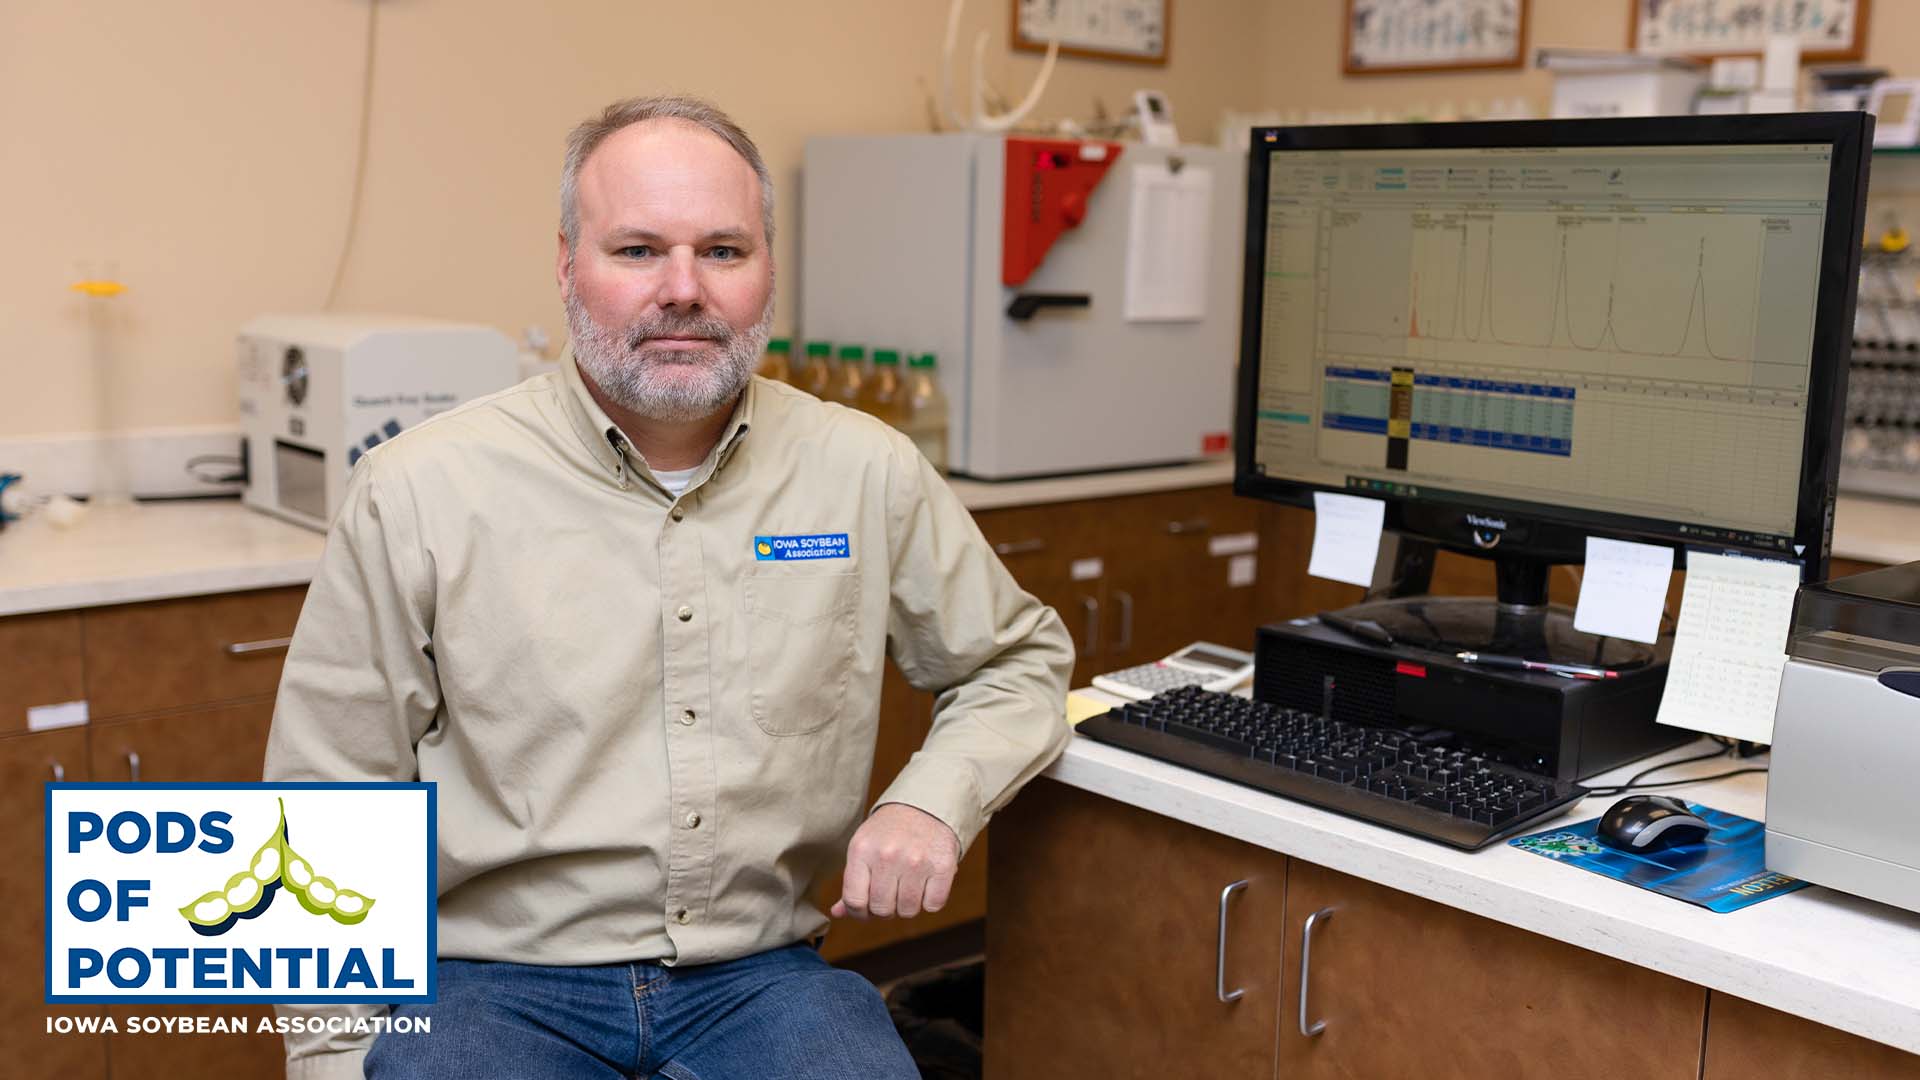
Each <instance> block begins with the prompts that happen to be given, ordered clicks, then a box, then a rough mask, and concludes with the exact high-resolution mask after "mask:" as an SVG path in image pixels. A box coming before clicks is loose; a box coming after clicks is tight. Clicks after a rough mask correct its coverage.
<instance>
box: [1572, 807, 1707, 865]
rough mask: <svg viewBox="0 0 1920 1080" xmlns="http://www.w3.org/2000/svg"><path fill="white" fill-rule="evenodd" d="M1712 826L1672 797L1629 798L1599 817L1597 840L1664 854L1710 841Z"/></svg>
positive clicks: (1620, 846)
mask: <svg viewBox="0 0 1920 1080" xmlns="http://www.w3.org/2000/svg"><path fill="white" fill-rule="evenodd" d="M1709 831H1710V826H1708V825H1707V823H1706V822H1705V821H1703V820H1701V818H1700V817H1699V816H1698V815H1696V814H1695V813H1694V812H1693V810H1692V809H1691V808H1689V807H1688V806H1687V804H1686V802H1685V801H1683V800H1681V799H1678V798H1675V797H1674V796H1672V795H1629V796H1627V797H1626V798H1624V799H1621V800H1620V801H1619V802H1617V803H1614V804H1613V806H1612V807H1610V808H1609V809H1608V810H1607V812H1606V813H1605V814H1602V815H1601V816H1600V828H1599V831H1598V834H1597V835H1598V838H1599V840H1600V842H1601V843H1603V844H1609V845H1611V846H1613V847H1616V848H1619V849H1620V850H1622V851H1631V852H1634V853H1636V854H1638V853H1641V852H1648V851H1664V850H1666V849H1667V848H1670V847H1679V846H1680V845H1682V844H1697V843H1699V842H1700V841H1702V840H1705V839H1706V838H1707V833H1708V832H1709Z"/></svg>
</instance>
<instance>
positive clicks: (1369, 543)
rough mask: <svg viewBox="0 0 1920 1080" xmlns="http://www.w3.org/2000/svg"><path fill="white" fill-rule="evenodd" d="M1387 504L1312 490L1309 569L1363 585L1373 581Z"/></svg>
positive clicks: (1336, 579)
mask: <svg viewBox="0 0 1920 1080" xmlns="http://www.w3.org/2000/svg"><path fill="white" fill-rule="evenodd" d="M1386 519H1387V504H1386V503H1383V502H1381V501H1380V500H1379V499H1363V498H1361V497H1360V496H1358V495H1340V494H1337V493H1335V492H1331V491H1316V492H1314V493H1313V557H1312V558H1311V559H1310V560H1308V562H1307V573H1309V574H1312V575H1313V576H1314V577H1323V578H1330V579H1332V580H1334V581H1344V582H1346V583H1347V584H1349V585H1359V586H1362V587H1365V586H1368V585H1371V584H1373V564H1374V560H1376V559H1378V558H1379V557H1380V532H1381V529H1382V528H1383V526H1384V525H1385V523H1386Z"/></svg>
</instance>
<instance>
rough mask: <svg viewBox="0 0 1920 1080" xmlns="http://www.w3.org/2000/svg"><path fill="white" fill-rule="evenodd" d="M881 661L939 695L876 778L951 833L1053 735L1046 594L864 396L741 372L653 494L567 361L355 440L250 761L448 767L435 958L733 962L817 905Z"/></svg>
mask: <svg viewBox="0 0 1920 1080" xmlns="http://www.w3.org/2000/svg"><path fill="white" fill-rule="evenodd" d="M888 656H891V657H893V659H894V661H895V662H896V663H897V664H898V665H899V667H900V669H901V671H902V672H903V673H904V674H905V675H906V677H907V679H908V680H909V681H910V682H911V683H912V684H913V685H914V686H916V687H918V688H921V689H925V690H931V691H934V692H936V693H937V694H938V699H937V702H936V705H935V714H934V724H933V728H932V733H931V734H930V735H929V736H928V737H927V740H926V742H925V744H924V746H923V747H922V749H921V750H920V751H919V752H918V753H916V754H915V755H914V756H913V759H912V760H911V761H910V762H909V763H908V765H907V766H906V768H905V769H904V770H903V771H902V772H901V774H900V776H899V778H898V779H897V780H895V781H894V783H893V784H892V786H890V787H889V788H888V789H887V791H886V792H885V794H884V795H883V796H882V797H881V800H880V801H881V802H900V803H906V804H908V805H911V806H915V807H918V808H920V809H922V810H925V811H927V812H928V813H930V814H932V815H934V816H935V817H937V818H939V819H940V820H941V821H944V822H946V823H947V824H948V825H950V826H952V828H953V830H954V832H955V833H956V834H957V835H958V836H959V838H960V842H961V844H962V846H963V848H964V847H965V846H966V845H968V844H970V843H971V842H972V841H973V839H974V837H975V836H976V835H977V834H978V833H979V831H980V829H981V828H982V827H983V826H984V825H985V824H986V821H987V818H988V816H989V815H990V814H992V813H993V812H994V811H995V810H996V809H998V808H999V807H1000V806H1001V805H1002V804H1004V803H1005V802H1006V801H1007V800H1008V799H1009V798H1011V797H1012V796H1013V794H1014V792H1015V791H1016V790H1018V789H1019V787H1020V786H1021V785H1022V784H1023V783H1025V782H1026V781H1027V780H1029V779H1030V778H1032V777H1033V775H1034V774H1035V773H1037V772H1039V771H1040V770H1041V769H1042V768H1044V767H1045V766H1046V765H1047V764H1048V763H1049V762H1050V761H1051V760H1052V759H1053V758H1054V756H1055V755H1057V754H1058V753H1059V751H1060V749H1061V747H1062V746H1063V745H1064V744H1065V742H1066V740H1067V739H1068V737H1069V729H1068V728H1067V726H1066V724H1065V721H1064V719H1063V715H1062V714H1063V710H1062V705H1063V701H1064V698H1065V693H1066V688H1067V676H1068V672H1069V669H1070V668H1071V665H1072V661H1073V647H1072V641H1071V639H1070V638H1069V636H1068V635H1067V632H1066V630H1065V628H1064V626H1063V625H1062V624H1061V622H1060V619H1059V618H1058V616H1056V615H1055V614H1054V612H1053V611H1052V609H1050V608H1048V607H1046V606H1044V605H1042V604H1041V603H1039V602H1038V601H1037V600H1035V599H1034V598H1033V597H1032V596H1031V595H1029V594H1027V593H1026V592H1024V591H1023V590H1021V588H1020V587H1019V586H1018V585H1016V584H1015V583H1014V581H1013V579H1012V577H1011V576H1010V575H1008V573H1007V572H1006V569H1005V568H1004V567H1003V566H1001V564H1000V562H999V560H998V558H996V557H995V555H994V553H993V551H992V549H991V548H990V547H989V546H988V545H987V543H986V542H985V540H984V539H983V538H982V537H981V535H980V532H979V530H978V529H977V528H976V527H975V526H974V524H973V520H972V518H971V517H970V516H969V515H968V513H967V512H966V510H965V509H964V508H963V507H962V506H961V505H960V503H959V501H958V500H957V499H956V498H955V497H954V495H953V493H952V492H951V491H950V490H949V489H948V487H947V485H946V484H945V482H944V481H942V480H941V478H940V477H939V476H938V474H936V473H935V472H934V471H933V470H932V469H931V468H930V467H929V466H928V465H927V463H926V461H925V459H924V458H922V457H921V456H920V454H919V453H918V452H917V451H916V450H915V449H914V447H913V444H912V443H911V442H910V441H909V440H908V439H906V438H905V437H904V436H902V435H900V434H899V433H897V432H895V431H893V430H891V429H889V428H888V427H886V426H885V425H884V424H882V423H880V422H878V421H876V420H874V419H872V418H871V417H867V416H864V415H862V414H860V413H857V412H853V411H851V410H848V409H844V408H841V407H839V406H837V405H828V404H824V403H822V402H820V401H818V400H816V399H814V398H812V397H810V396H808V395H806V394H804V393H801V392H800V391H797V390H794V389H792V388H790V387H787V386H784V385H782V384H778V383H772V382H767V381H764V380H759V379H756V380H754V383H753V384H752V385H751V386H750V387H749V388H748V390H747V392H746V393H745V394H744V395H743V396H742V398H741V401H740V404H739V405H738V406H737V408H736V409H735V412H734V415H733V416H732V418H731V420H730V422H729V423H728V425H727V428H726V430H725V433H724V434H723V435H722V436H721V439H720V442H719V444H718V445H717V446H716V447H715V449H714V451H713V452H712V453H711V454H709V455H708V457H707V460H706V461H705V462H704V463H703V464H702V465H701V466H700V468H699V469H698V470H697V471H696V472H695V474H694V477H693V480H692V482H691V483H690V484H689V485H688V487H687V489H686V491H685V493H684V494H683V495H681V496H680V497H679V498H678V499H675V498H672V497H671V496H669V495H668V493H667V492H666V490H665V489H664V488H662V487H661V486H660V485H659V484H658V483H657V482H656V481H655V479H654V477H653V474H652V473H651V472H650V471H649V470H648V468H647V466H646V463H645V462H644V461H643V460H641V458H640V456H639V455H638V454H637V453H635V452H634V451H632V450H631V449H628V448H627V440H626V439H624V438H623V437H622V436H621V435H620V432H619V429H618V428H617V427H616V426H615V425H614V424H613V422H612V421H610V420H609V419H608V418H607V416H606V414H605V413H604V412H602V411H601V409H600V408H599V407H598V405H597V404H596V403H595V402H594V401H593V399H592V398H591V397H590V396H589V395H588V393H587V391H586V388H585V386H584V385H583V384H582V382H581V381H580V376H579V373H578V371H577V370H576V369H575V368H574V367H573V365H572V364H571V363H568V364H567V365H566V366H565V367H564V368H563V369H562V371H561V372H560V373H558V374H554V375H546V376H541V377H539V378H536V379H532V380H530V381H528V382H526V383H523V384H521V385H520V386H517V387H515V388H513V389H511V390H507V391H504V392H502V393H500V394H496V395H493V396H492V397H489V398H486V399H484V400H482V401H480V402H477V403H474V404H472V405H469V406H467V407H464V408H461V409H459V410H456V411H454V412H451V413H448V414H446V415H444V416H441V417H438V418H436V419H435V420H433V421H432V422H430V423H428V424H425V425H423V426H421V427H419V428H416V429H414V430H412V431H410V432H407V433H405V434H403V435H401V436H399V437H398V438H396V439H394V440H393V441H391V442H389V443H387V444H386V445H384V446H382V447H381V448H379V449H377V450H375V451H373V452H372V453H370V454H368V455H367V456H366V458H365V459H364V460H363V461H362V462H361V463H360V465H359V467H358V469H357V471H356V472H355V474H354V476H353V480H352V482H351V484H350V485H349V487H348V490H347V494H346V497H345V500H344V504H343V506H342V507H341V509H340V512H339V514H338V516H337V517H336V519H335V521H334V523H333V528H332V532H331V533H330V535H329V536H328V539H327V546H326V552H325V555H324V556H323V557H322V560H321V565H320V568H319V571H318V573H317V574H316V576H315V578H314V581H313V585H312V588H311V590H310V591H309V593H308V596H307V602H306V607H305V609H304V610H303V611H302V612H301V615H300V622H299V626H298V628H297V630H296V631H295V633H294V640H293V646H292V649H291V650H290V652H289V653H288V656H287V664H286V670H285V674H284V675H283V676H282V679H281V685H280V696H279V701H278V703H277V705H276V707H275V710H274V718H273V732H272V736H271V738H270V740H269V743H268V748H267V763H266V776H267V779H270V780H369V779H370V780H411V779H414V778H416V777H417V778H419V779H421V780H430V781H436V782H438V785H439V823H440V829H439V887H440V907H439V912H440V914H439V941H440V955H441V956H443V957H450V958H452V957H458V958H471V959H488V960H508V961H517V962H522V963H534V964H603V963H615V962H622V961H630V960H658V961H661V962H663V963H668V964H695V963H706V962H710V961H717V960H726V959H731V958H735V957H740V956H744V955H748V954H751V953H755V952H759V951H762V950H766V949H771V948H776V947H779V946H783V945H787V944H790V943H792V942H795V941H799V940H801V939H804V938H807V937H810V936H812V935H815V934H817V933H818V932H820V930H821V929H822V928H823V927H824V926H825V924H826V922H827V920H826V917H825V916H824V915H823V914H821V912H820V911H819V910H818V909H817V908H815V907H814V906H813V905H812V904H811V903H810V902H809V901H808V894H809V892H810V890H811V888H812V886H813V884H814V882H815V879H816V878H817V877H818V876H819V875H820V874H821V873H822V872H823V870H825V869H826V868H828V867H829V866H830V865H832V864H833V863H834V862H835V861H836V860H837V859H838V858H839V857H840V856H841V855H842V854H844V852H845V847H846V843H847V841H848V839H849V837H850V836H851V835H852V832H853V830H854V828H855V827H856V826H857V825H858V823H859V822H860V821H861V819H862V818H863V816H864V814H865V813H866V812H867V811H868V809H869V808H868V807H867V806H866V805H865V803H866V790H867V783H868V776H869V773H870V771H871V768H872V764H873V749H874V733H875V726H876V723H877V719H878V705H879V698H880V681H881V671H882V666H883V663H884V661H885V659H886V657H888ZM283 1011H286V1012H289V1013H295V1012H298V1013H305V1012H311V1011H313V1010H308V1009H292V1008H286V1009H284V1010H283ZM371 1011H379V1010H378V1009H377V1008H374V1009H372V1010H371ZM370 1042H371V1039H370V1038H368V1037H365V1036H361V1037H358V1038H355V1037H352V1036H339V1035H335V1036H297V1037H290V1038H289V1044H290V1046H289V1055H290V1061H289V1067H290V1071H291V1073H292V1074H293V1075H295V1076H322V1075H333V1074H334V1073H335V1071H339V1072H340V1073H341V1074H343V1075H349V1074H350V1075H356V1076H357V1075H359V1074H358V1071H357V1070H358V1069H359V1067H360V1061H359V1058H360V1054H361V1053H363V1052H364V1048H365V1046H366V1045H367V1044H369V1043H370Z"/></svg>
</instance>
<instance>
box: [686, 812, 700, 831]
mask: <svg viewBox="0 0 1920 1080" xmlns="http://www.w3.org/2000/svg"><path fill="white" fill-rule="evenodd" d="M699 827H700V811H698V810H695V811H693V812H692V813H690V814H688V815H687V828H689V829H697V828H699Z"/></svg>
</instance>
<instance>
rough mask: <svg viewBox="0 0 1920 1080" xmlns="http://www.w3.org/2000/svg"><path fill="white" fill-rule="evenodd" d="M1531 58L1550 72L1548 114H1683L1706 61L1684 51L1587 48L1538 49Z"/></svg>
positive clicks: (1569, 117) (1702, 78)
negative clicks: (1671, 53)
mask: <svg viewBox="0 0 1920 1080" xmlns="http://www.w3.org/2000/svg"><path fill="white" fill-rule="evenodd" d="M1535 64H1536V65H1537V66H1539V67H1541V68H1543V69H1545V70H1547V71H1551V72H1552V73H1553V118H1554V119H1556V120H1575V119H1582V118H1587V117H1609V116H1685V115H1687V114H1688V113H1691V112H1692V111H1693V104H1694V97H1695V96H1696V95H1697V94H1699V92H1700V89H1701V86H1702V85H1703V84H1704V83H1705V82H1706V78H1707V69H1706V65H1705V64H1703V63H1701V62H1700V61H1698V60H1692V59H1689V58H1687V57H1683V56H1641V55H1638V54H1635V53H1614V52H1604V51H1598V50H1588V49H1541V50H1540V51H1539V54H1538V55H1537V56H1536V58H1535Z"/></svg>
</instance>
